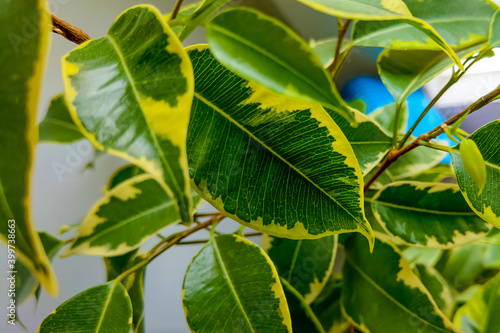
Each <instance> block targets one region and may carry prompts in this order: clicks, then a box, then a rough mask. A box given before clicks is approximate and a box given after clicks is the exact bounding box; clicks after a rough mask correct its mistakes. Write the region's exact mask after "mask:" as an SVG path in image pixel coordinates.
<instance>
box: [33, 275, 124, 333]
mask: <svg viewBox="0 0 500 333" xmlns="http://www.w3.org/2000/svg"><path fill="white" fill-rule="evenodd" d="M131 324H132V305H131V303H130V298H129V297H128V294H127V291H126V290H125V287H124V286H123V285H122V284H121V283H120V282H118V281H111V282H108V283H105V284H101V285H98V286H95V287H92V288H90V289H87V290H85V291H84V292H82V293H80V294H78V295H76V296H74V297H72V298H70V299H69V300H67V301H66V302H64V303H63V304H61V305H59V306H58V307H57V309H55V310H54V312H52V313H51V314H50V315H49V316H48V317H47V318H45V319H44V320H43V322H42V324H41V325H40V328H39V329H38V331H39V332H40V333H54V332H74V333H77V332H81V333H83V332H85V333H93V332H95V333H108V332H110V333H111V332H113V333H128V332H129V330H130V328H131Z"/></svg>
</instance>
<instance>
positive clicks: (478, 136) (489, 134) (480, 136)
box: [451, 120, 500, 228]
mask: <svg viewBox="0 0 500 333" xmlns="http://www.w3.org/2000/svg"><path fill="white" fill-rule="evenodd" d="M468 140H472V141H474V142H475V143H476V145H477V147H478V149H479V151H480V152H481V154H482V156H483V158H484V161H485V162H484V163H485V165H486V185H485V186H484V189H483V191H482V192H480V189H479V188H478V187H477V185H476V183H475V182H474V180H473V179H472V178H471V176H470V175H469V173H468V172H467V170H466V168H465V167H464V164H463V161H462V158H461V157H460V151H459V146H456V147H454V148H453V149H452V151H451V161H452V163H453V169H454V170H455V175H456V176H457V182H458V185H459V186H460V191H462V194H463V195H464V198H465V200H467V203H468V204H469V206H470V207H471V208H472V210H473V211H474V212H476V214H478V215H479V216H480V217H481V218H482V219H484V220H485V221H486V222H488V223H491V224H493V225H494V226H496V227H497V228H500V201H499V200H498V193H500V121H499V120H496V121H493V122H491V123H488V124H486V125H484V126H483V127H481V128H479V129H478V130H477V131H475V132H474V133H473V134H472V135H471V136H470V137H469V138H468ZM479 193H480V194H479Z"/></svg>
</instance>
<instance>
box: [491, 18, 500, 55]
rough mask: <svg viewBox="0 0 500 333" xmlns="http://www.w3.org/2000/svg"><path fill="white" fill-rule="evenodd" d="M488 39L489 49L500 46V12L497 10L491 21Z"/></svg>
mask: <svg viewBox="0 0 500 333" xmlns="http://www.w3.org/2000/svg"><path fill="white" fill-rule="evenodd" d="M489 37H490V38H489V44H490V47H496V46H498V45H499V44H500V10H497V11H496V12H495V14H494V15H493V18H492V19H491V25H490V35H489Z"/></svg>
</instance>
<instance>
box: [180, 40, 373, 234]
mask: <svg viewBox="0 0 500 333" xmlns="http://www.w3.org/2000/svg"><path fill="white" fill-rule="evenodd" d="M189 55H190V57H191V59H192V61H193V66H194V70H195V77H196V88H195V90H196V91H195V100H194V103H193V110H192V114H191V122H190V125H189V131H188V156H189V166H190V173H191V177H192V179H193V183H194V185H195V187H196V190H197V192H198V193H200V195H201V196H202V197H203V199H205V200H207V201H208V202H209V203H211V204H212V205H213V206H214V207H216V208H217V209H219V210H221V211H223V212H224V214H225V215H228V216H230V217H231V218H233V219H235V220H236V221H238V222H240V223H242V224H244V225H246V226H248V227H250V228H253V229H257V230H260V231H263V232H265V233H267V234H270V235H273V236H278V237H286V238H292V239H305V238H320V237H324V236H327V235H332V234H338V233H343V232H360V233H363V234H364V235H365V236H366V237H367V238H369V239H371V229H370V226H369V224H368V222H367V221H366V220H365V218H364V214H363V206H362V201H363V191H362V180H361V179H362V177H361V171H360V169H359V166H358V163H357V161H356V158H355V155H354V152H353V151H352V148H351V146H350V145H349V142H348V141H347V139H346V138H345V136H344V134H343V133H342V131H341V130H340V128H339V127H338V126H337V125H336V124H335V122H333V120H332V119H331V118H330V116H329V115H328V113H326V111H325V110H324V109H323V108H321V107H319V106H318V105H316V104H310V103H297V102H296V101H290V100H289V99H287V98H285V97H283V96H280V95H276V94H274V93H271V92H269V91H267V90H265V89H263V88H261V87H260V86H256V85H254V84H252V83H249V82H248V81H246V80H244V79H242V78H240V77H238V76H236V75H234V74H233V73H231V72H230V71H229V70H227V69H226V68H224V67H223V66H222V65H221V64H220V63H219V62H217V60H215V58H214V57H213V56H212V55H211V54H210V51H209V50H208V48H207V47H205V46H195V47H192V48H190V49H189ZM207 124H208V125H207ZM340 189H341V190H340Z"/></svg>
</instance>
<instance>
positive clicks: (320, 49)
mask: <svg viewBox="0 0 500 333" xmlns="http://www.w3.org/2000/svg"><path fill="white" fill-rule="evenodd" d="M337 40H338V38H337V37H334V38H325V39H320V40H314V39H313V40H311V41H310V42H309V45H310V46H311V49H312V50H313V51H314V53H316V55H317V56H318V58H319V61H321V63H322V64H323V67H324V68H327V67H328V66H330V65H331V64H332V62H333V58H334V57H335V50H336V49H337ZM350 47H351V42H350V41H349V40H348V39H343V40H342V45H341V47H340V52H341V53H343V52H345V51H346V50H347V49H348V48H350Z"/></svg>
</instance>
